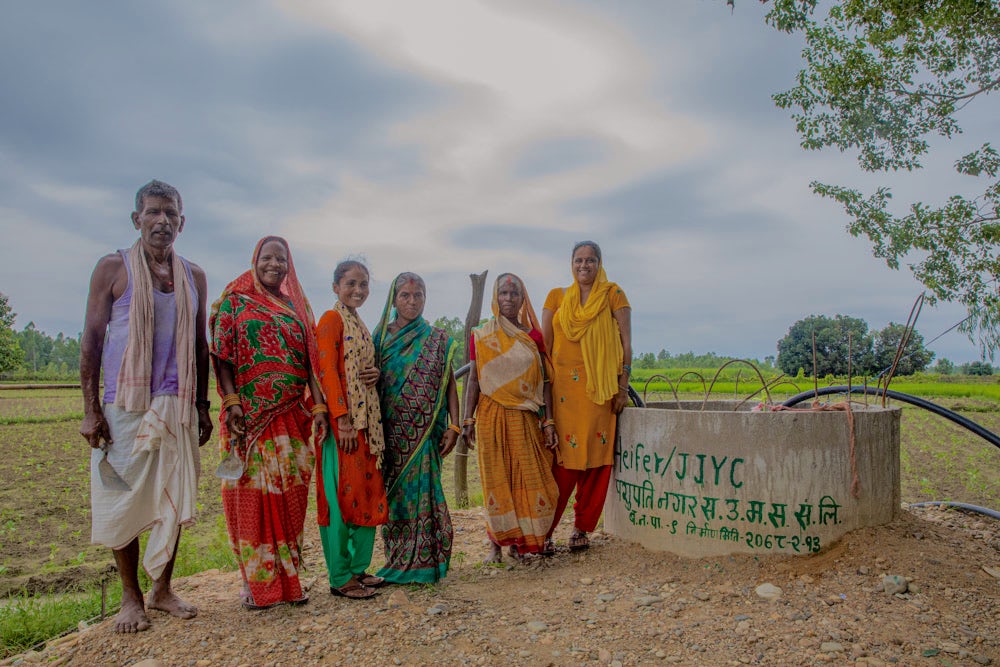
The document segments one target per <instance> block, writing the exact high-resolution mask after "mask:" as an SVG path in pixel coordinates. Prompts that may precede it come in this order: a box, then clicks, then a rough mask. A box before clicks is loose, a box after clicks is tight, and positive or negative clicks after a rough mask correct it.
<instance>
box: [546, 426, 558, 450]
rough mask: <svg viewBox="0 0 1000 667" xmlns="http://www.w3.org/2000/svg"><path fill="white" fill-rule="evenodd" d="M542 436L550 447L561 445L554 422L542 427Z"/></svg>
mask: <svg viewBox="0 0 1000 667" xmlns="http://www.w3.org/2000/svg"><path fill="white" fill-rule="evenodd" d="M542 436H543V437H544V440H545V446H546V447H548V448H549V449H555V448H556V447H558V446H559V436H558V435H556V427H555V426H554V425H553V424H548V425H547V426H545V428H543V429H542Z"/></svg>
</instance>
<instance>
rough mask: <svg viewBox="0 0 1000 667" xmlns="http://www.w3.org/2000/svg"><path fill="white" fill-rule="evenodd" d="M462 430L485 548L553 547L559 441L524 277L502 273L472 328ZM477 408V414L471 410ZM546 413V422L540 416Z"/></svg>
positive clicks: (491, 559) (516, 551) (536, 550)
mask: <svg viewBox="0 0 1000 667" xmlns="http://www.w3.org/2000/svg"><path fill="white" fill-rule="evenodd" d="M469 358H470V360H471V361H474V362H475V363H474V364H473V365H472V368H471V369H470V371H469V378H468V380H466V382H468V390H467V393H466V411H465V412H466V415H469V416H468V417H466V419H465V421H464V422H463V425H464V426H463V433H464V435H465V439H466V442H468V444H469V447H470V448H471V447H473V445H474V444H475V445H478V449H479V475H480V478H481V480H482V484H483V502H484V504H485V505H486V534H487V536H488V537H489V539H490V544H491V546H490V552H489V554H488V555H487V556H486V559H485V560H484V562H485V563H499V562H500V561H501V558H502V555H501V548H502V547H504V546H507V547H509V552H510V555H511V557H512V558H515V559H520V558H521V557H523V556H524V555H525V554H550V553H552V552H553V551H554V549H553V546H552V543H551V540H550V539H548V532H549V529H550V528H551V526H552V518H553V515H554V513H555V509H556V503H557V501H558V499H559V487H558V486H557V485H556V482H555V479H554V478H553V476H552V452H551V449H553V448H555V447H556V430H555V421H554V420H553V419H552V388H551V386H550V385H549V383H548V376H547V372H546V361H547V360H546V358H545V345H544V343H543V341H542V332H541V330H540V327H539V324H538V318H537V317H536V316H535V311H534V309H533V308H532V307H531V300H530V299H529V298H528V293H527V291H526V290H525V289H524V283H523V282H522V281H521V279H520V278H518V277H517V276H515V275H514V274H512V273H501V274H500V275H499V276H497V280H496V283H494V285H493V319H491V320H490V321H488V322H486V323H485V324H483V325H482V326H480V327H477V328H476V329H474V330H473V336H472V341H471V343H470V345H469ZM472 415H475V416H472ZM543 418H544V421H542V419H543Z"/></svg>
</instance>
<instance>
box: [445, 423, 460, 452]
mask: <svg viewBox="0 0 1000 667" xmlns="http://www.w3.org/2000/svg"><path fill="white" fill-rule="evenodd" d="M457 442H458V433H455V429H451V428H449V429H445V432H444V435H443V436H441V456H448V454H451V450H453V449H455V443H457Z"/></svg>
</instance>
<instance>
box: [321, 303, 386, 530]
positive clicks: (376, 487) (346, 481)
mask: <svg viewBox="0 0 1000 667" xmlns="http://www.w3.org/2000/svg"><path fill="white" fill-rule="evenodd" d="M316 342H317V344H318V347H319V373H318V375H319V383H320V386H321V387H322V389H323V394H324V395H325V396H326V401H327V405H328V407H329V409H330V429H331V431H333V432H334V433H336V428H337V418H338V417H340V416H342V415H345V414H348V406H347V378H346V377H345V372H344V321H343V319H341V316H340V313H338V312H337V311H336V310H328V311H327V312H325V313H324V314H323V316H322V317H321V318H320V320H319V324H318V325H317V326H316ZM354 381H357V382H360V380H359V379H357V378H355V379H354ZM333 442H334V439H333V438H328V439H327V443H328V444H332V443H333ZM317 450H319V451H317V457H316V458H317V462H316V466H317V468H318V469H320V470H322V456H323V453H322V450H321V449H320V446H317ZM337 460H338V463H339V465H338V471H339V472H338V479H339V481H340V483H339V488H338V489H337V500H338V502H339V505H340V515H341V517H342V518H343V520H344V522H345V523H349V524H353V525H357V526H377V525H380V524H383V523H385V521H386V517H387V507H388V505H387V502H386V498H385V484H384V483H383V480H382V471H381V470H379V469H378V465H377V460H376V458H375V456H373V455H372V453H371V451H370V450H369V448H368V442H367V439H366V438H365V432H364V431H359V432H358V447H357V449H355V450H354V451H353V452H351V453H349V454H348V453H346V452H344V451H343V450H340V451H339V452H337ZM322 479H323V477H322V475H317V477H316V494H317V505H318V507H317V514H318V515H319V516H318V518H319V524H320V525H321V526H327V525H329V522H330V518H329V508H328V507H327V506H326V492H325V490H324V488H323V481H322Z"/></svg>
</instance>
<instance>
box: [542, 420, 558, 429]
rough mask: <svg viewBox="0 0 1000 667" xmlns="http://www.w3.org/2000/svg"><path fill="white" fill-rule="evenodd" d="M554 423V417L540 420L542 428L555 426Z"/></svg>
mask: <svg viewBox="0 0 1000 667" xmlns="http://www.w3.org/2000/svg"><path fill="white" fill-rule="evenodd" d="M555 425H556V420H555V419H546V420H545V421H543V422H542V428H546V427H549V426H555Z"/></svg>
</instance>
